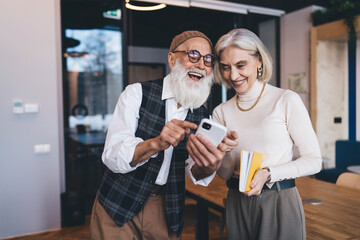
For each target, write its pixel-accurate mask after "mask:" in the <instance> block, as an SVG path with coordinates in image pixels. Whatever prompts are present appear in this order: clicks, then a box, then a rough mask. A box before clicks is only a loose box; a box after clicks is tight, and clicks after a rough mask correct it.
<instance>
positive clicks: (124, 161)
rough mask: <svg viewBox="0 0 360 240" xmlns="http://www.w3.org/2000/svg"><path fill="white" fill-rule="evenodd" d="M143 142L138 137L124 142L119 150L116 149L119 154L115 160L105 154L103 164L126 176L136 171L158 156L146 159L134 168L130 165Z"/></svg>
mask: <svg viewBox="0 0 360 240" xmlns="http://www.w3.org/2000/svg"><path fill="white" fill-rule="evenodd" d="M143 141H144V140H142V139H141V138H138V137H136V138H129V139H126V140H124V141H123V142H122V143H120V144H119V147H118V148H116V147H114V149H116V151H117V152H118V153H117V156H116V157H115V158H111V157H110V156H106V154H105V155H104V154H103V162H104V163H105V165H106V166H107V167H108V168H109V169H110V170H111V171H112V172H114V173H123V174H125V173H128V172H131V171H134V170H135V169H137V168H138V167H140V166H142V165H144V164H145V163H147V161H148V160H149V159H150V158H154V157H156V156H157V154H158V153H156V154H154V155H152V156H151V157H150V158H149V159H146V160H145V161H142V162H140V163H138V164H136V165H135V166H134V167H132V166H131V165H130V163H131V161H132V159H133V157H134V152H135V148H136V146H137V145H138V144H139V143H141V142H143Z"/></svg>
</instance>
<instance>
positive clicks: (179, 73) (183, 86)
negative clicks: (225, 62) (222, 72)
mask: <svg viewBox="0 0 360 240" xmlns="http://www.w3.org/2000/svg"><path fill="white" fill-rule="evenodd" d="M189 71H192V72H197V73H200V74H202V75H203V76H205V77H204V78H203V79H201V81H199V82H196V81H192V80H191V79H189V77H188V75H187V74H188V72H189ZM170 78H171V86H172V91H173V94H174V97H175V100H176V102H177V103H179V104H181V106H182V107H184V108H190V109H191V110H192V109H196V108H199V107H200V106H201V105H203V104H204V103H205V101H206V100H207V98H208V97H209V94H210V91H211V86H212V84H213V73H212V72H211V73H210V74H209V75H207V76H206V72H205V70H201V69H198V68H196V67H192V68H190V69H185V67H184V66H183V65H182V64H181V63H180V61H179V60H176V62H175V65H174V67H173V68H172V70H171V73H170Z"/></svg>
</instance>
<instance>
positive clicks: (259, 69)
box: [257, 66, 263, 77]
mask: <svg viewBox="0 0 360 240" xmlns="http://www.w3.org/2000/svg"><path fill="white" fill-rule="evenodd" d="M262 71H263V69H262V66H261V67H258V69H257V72H258V75H259V77H260V76H261V75H262Z"/></svg>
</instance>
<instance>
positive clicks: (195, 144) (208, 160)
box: [186, 131, 237, 180]
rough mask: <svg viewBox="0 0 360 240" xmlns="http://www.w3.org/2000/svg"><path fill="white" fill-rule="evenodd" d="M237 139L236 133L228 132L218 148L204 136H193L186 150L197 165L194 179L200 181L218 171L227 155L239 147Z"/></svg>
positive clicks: (193, 170)
mask: <svg viewBox="0 0 360 240" xmlns="http://www.w3.org/2000/svg"><path fill="white" fill-rule="evenodd" d="M236 138H237V134H236V132H234V131H228V133H227V134H226V136H225V137H224V139H223V141H222V142H221V143H220V144H219V146H218V147H216V146H214V144H212V143H211V142H210V140H208V139H207V138H206V137H205V136H203V135H202V134H197V135H196V136H195V135H194V134H191V135H190V136H189V140H188V142H187V145H186V148H187V150H188V152H189V155H190V156H191V158H192V159H193V160H194V161H195V163H196V165H194V166H193V168H192V169H191V171H192V173H193V175H194V177H195V178H196V179H197V180H199V179H202V178H205V177H207V176H210V175H211V174H212V173H213V172H214V171H216V170H218V169H219V167H220V165H221V161H222V159H223V158H224V156H225V153H226V152H227V151H230V150H231V149H232V148H234V147H235V146H236V145H237V142H236V141H235V139H236Z"/></svg>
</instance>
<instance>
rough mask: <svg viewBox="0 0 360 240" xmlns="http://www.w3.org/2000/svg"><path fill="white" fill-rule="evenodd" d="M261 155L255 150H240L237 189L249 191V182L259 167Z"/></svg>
mask: <svg viewBox="0 0 360 240" xmlns="http://www.w3.org/2000/svg"><path fill="white" fill-rule="evenodd" d="M262 158H263V155H262V154H261V153H258V152H255V151H252V152H250V151H245V150H241V153H240V174H239V191H240V192H247V191H250V189H251V188H250V183H251V180H252V179H253V177H254V174H255V172H256V171H257V170H259V169H260V167H261V162H262Z"/></svg>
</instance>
